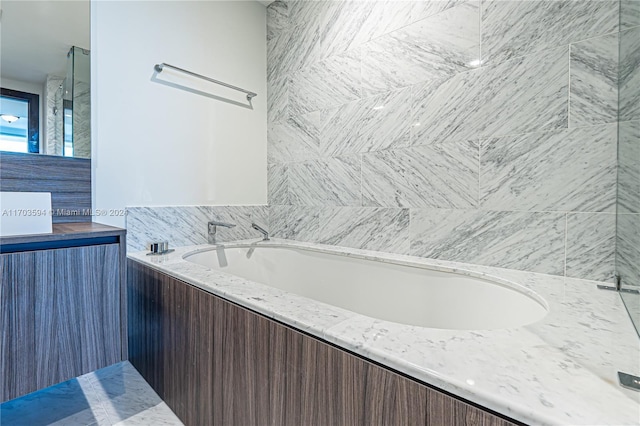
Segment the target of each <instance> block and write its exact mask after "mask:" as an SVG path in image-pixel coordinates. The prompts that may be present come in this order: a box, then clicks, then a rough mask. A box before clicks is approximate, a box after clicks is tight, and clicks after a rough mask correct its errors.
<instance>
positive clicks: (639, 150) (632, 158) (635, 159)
mask: <svg viewBox="0 0 640 426" xmlns="http://www.w3.org/2000/svg"><path fill="white" fill-rule="evenodd" d="M618 132H619V136H618V212H620V213H640V121H638V120H636V121H624V122H621V123H620V124H619V127H618Z"/></svg>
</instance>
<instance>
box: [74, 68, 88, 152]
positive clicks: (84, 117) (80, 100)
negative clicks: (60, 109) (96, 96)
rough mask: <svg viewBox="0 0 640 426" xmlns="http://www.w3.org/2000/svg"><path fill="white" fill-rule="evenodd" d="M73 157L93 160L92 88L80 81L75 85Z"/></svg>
mask: <svg viewBox="0 0 640 426" xmlns="http://www.w3.org/2000/svg"><path fill="white" fill-rule="evenodd" d="M73 156H74V157H77V158H91V88H90V86H89V83H86V82H84V81H78V80H76V81H75V82H74V85H73Z"/></svg>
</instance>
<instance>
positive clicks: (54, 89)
mask: <svg viewBox="0 0 640 426" xmlns="http://www.w3.org/2000/svg"><path fill="white" fill-rule="evenodd" d="M63 81H64V77H57V76H55V75H48V76H47V80H46V81H45V86H44V97H45V105H46V111H45V119H46V133H45V144H44V154H47V155H62V145H63V142H62V119H61V118H60V115H59V114H62V113H63V112H62V110H63V108H62V92H61V91H62V89H61V88H60V87H61V86H62V82H63Z"/></svg>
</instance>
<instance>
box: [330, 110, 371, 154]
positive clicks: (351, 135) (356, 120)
mask: <svg viewBox="0 0 640 426" xmlns="http://www.w3.org/2000/svg"><path fill="white" fill-rule="evenodd" d="M364 112H365V111H364V109H363V108H362V101H360V100H356V101H352V102H349V103H346V104H344V105H340V106H339V107H336V108H331V109H325V110H322V111H320V120H319V122H320V125H319V127H320V150H321V152H322V154H323V155H325V156H333V157H334V156H338V155H344V154H353V153H357V152H360V148H361V146H362V143H361V140H360V138H359V134H360V128H359V126H360V123H361V122H362V121H363V120H364V118H363V114H364Z"/></svg>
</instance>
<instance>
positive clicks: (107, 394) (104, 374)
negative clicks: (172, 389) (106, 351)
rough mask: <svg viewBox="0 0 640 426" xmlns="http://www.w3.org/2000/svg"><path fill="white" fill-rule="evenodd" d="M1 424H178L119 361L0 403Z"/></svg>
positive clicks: (128, 364) (149, 425)
mask: <svg viewBox="0 0 640 426" xmlns="http://www.w3.org/2000/svg"><path fill="white" fill-rule="evenodd" d="M0 424H1V425H3V426H45V425H47V426H49V425H60V426H94V425H95V426H112V425H117V426H125V425H128V426H180V425H182V422H181V421H180V420H179V419H178V417H176V415H175V414H174V413H173V411H171V409H170V408H169V407H168V406H167V404H165V403H164V402H163V401H162V400H161V399H160V397H159V396H158V395H157V394H156V393H155V392H154V390H153V389H151V386H149V384H147V382H145V380H144V379H143V378H142V376H140V374H139V373H138V372H137V371H136V369H135V368H133V366H132V365H131V364H130V363H129V362H128V361H124V362H120V363H118V364H114V365H111V366H109V367H106V368H102V369H100V370H96V371H93V372H91V373H88V374H85V375H82V376H80V377H76V378H75V379H71V380H68V381H66V382H62V383H59V384H57V385H54V386H50V387H48V388H45V389H42V390H39V391H37V392H33V393H30V394H28V395H25V396H23V397H20V398H16V399H13V400H11V401H7V402H5V403H3V404H0Z"/></svg>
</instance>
